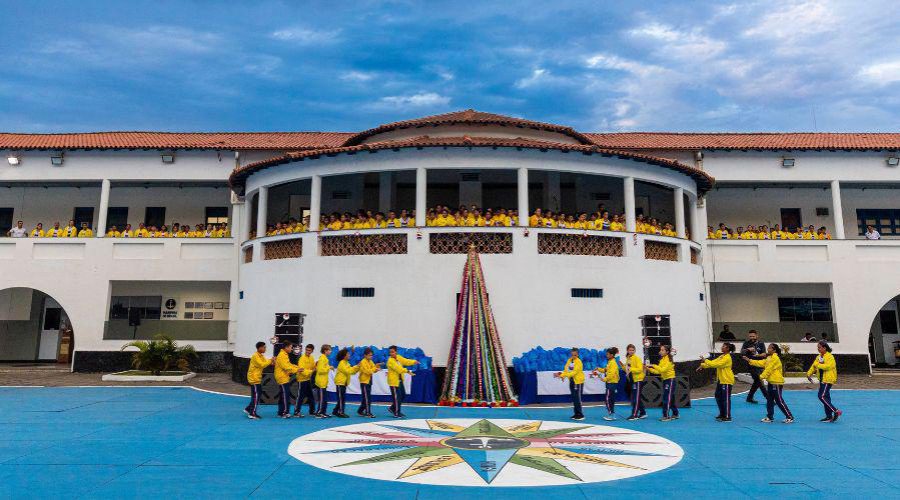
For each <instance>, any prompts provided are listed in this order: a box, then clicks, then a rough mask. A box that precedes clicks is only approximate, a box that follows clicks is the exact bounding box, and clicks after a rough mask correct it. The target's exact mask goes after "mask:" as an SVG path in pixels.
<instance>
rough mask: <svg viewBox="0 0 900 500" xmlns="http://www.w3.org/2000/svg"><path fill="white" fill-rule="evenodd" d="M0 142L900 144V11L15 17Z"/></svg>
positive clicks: (41, 9) (48, 10) (484, 10)
mask: <svg viewBox="0 0 900 500" xmlns="http://www.w3.org/2000/svg"><path fill="white" fill-rule="evenodd" d="M0 19H3V20H4V22H3V29H2V31H0V66H2V67H3V68H4V71H3V76H2V78H0V131H7V132H65V131H98V130H173V131H174V130H188V131H232V130H236V131H279V130H335V131H353V130H361V129H365V128H369V127H372V126H376V125H378V124H380V123H385V122H390V121H395V120H401V119H407V118H414V117H418V116H424V115H428V114H434V113H442V112H447V111H452V110H457V109H465V108H475V109H480V110H484V111H491V112H496V113H504V114H510V115H514V116H521V117H525V118H530V119H535V120H543V121H550V122H554V123H561V124H567V125H571V126H573V127H575V128H577V129H579V130H583V131H596V132H603V131H635V130H639V131H656V130H667V131H738V132H740V131H895V132H896V131H900V119H898V116H900V43H898V42H897V34H898V33H900V16H897V4H896V1H889V0H866V1H865V2H856V1H846V2H837V1H827V0H808V1H807V0H801V1H769V0H761V1H753V2H739V3H727V2H715V1H709V2H702V1H668V2H634V3H630V2H599V1H593V2H564V1H552V2H548V1H546V0H545V1H540V2H528V1H523V2H489V1H485V0H482V1H477V2H466V1H454V2H367V1H355V2H336V1H330V2H293V1H285V2H235V1H230V2H213V1H200V0H197V1H180V2H173V1H161V0H157V1H152V2H139V1H132V0H129V1H107V2H98V1H84V0H79V1H77V2H70V1H69V2H63V1H54V2H50V1H24V0H21V1H13V0H9V1H5V2H2V3H0Z"/></svg>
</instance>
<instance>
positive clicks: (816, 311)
mask: <svg viewBox="0 0 900 500" xmlns="http://www.w3.org/2000/svg"><path fill="white" fill-rule="evenodd" d="M778 321H782V322H789V321H829V322H830V321H832V319H831V299H829V298H805V297H778Z"/></svg>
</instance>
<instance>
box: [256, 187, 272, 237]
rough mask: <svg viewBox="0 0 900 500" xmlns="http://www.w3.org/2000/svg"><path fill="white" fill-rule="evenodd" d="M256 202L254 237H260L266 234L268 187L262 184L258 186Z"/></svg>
mask: <svg viewBox="0 0 900 500" xmlns="http://www.w3.org/2000/svg"><path fill="white" fill-rule="evenodd" d="M256 199H257V202H256V237H257V238H262V237H263V236H265V235H266V216H267V214H266V211H267V209H268V208H269V207H268V205H269V188H267V187H265V186H263V187H261V188H259V195H257V198H256Z"/></svg>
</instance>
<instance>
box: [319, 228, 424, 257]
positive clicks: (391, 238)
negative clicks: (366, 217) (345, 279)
mask: <svg viewBox="0 0 900 500" xmlns="http://www.w3.org/2000/svg"><path fill="white" fill-rule="evenodd" d="M406 240H407V235H406V233H403V234H369V235H362V234H360V235H349V236H322V237H321V238H320V240H319V242H320V248H321V252H322V255H323V256H325V257H338V256H343V255H390V254H405V253H406V247H407V244H406Z"/></svg>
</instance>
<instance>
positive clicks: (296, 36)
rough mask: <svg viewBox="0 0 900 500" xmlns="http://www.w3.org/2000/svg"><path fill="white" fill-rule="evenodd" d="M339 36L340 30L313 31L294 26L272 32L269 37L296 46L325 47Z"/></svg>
mask: <svg viewBox="0 0 900 500" xmlns="http://www.w3.org/2000/svg"><path fill="white" fill-rule="evenodd" d="M340 34H341V31H340V30H330V31H329V30H315V29H311V28H305V27H302V26H294V27H291V28H284V29H280V30H278V31H274V32H272V34H271V35H270V36H271V37H272V38H274V39H276V40H281V41H283V42H292V43H296V44H298V45H325V44H329V43H334V42H336V41H337V40H338V38H339V36H340Z"/></svg>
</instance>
